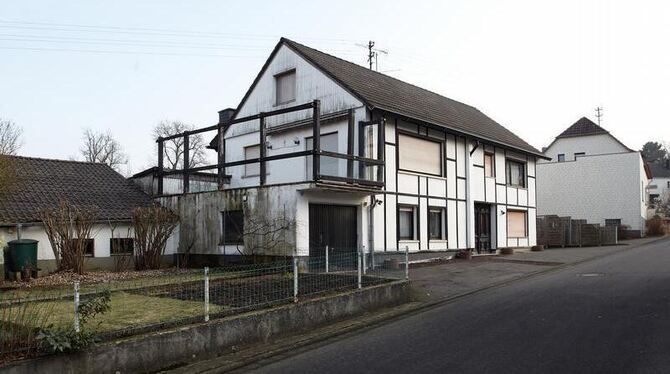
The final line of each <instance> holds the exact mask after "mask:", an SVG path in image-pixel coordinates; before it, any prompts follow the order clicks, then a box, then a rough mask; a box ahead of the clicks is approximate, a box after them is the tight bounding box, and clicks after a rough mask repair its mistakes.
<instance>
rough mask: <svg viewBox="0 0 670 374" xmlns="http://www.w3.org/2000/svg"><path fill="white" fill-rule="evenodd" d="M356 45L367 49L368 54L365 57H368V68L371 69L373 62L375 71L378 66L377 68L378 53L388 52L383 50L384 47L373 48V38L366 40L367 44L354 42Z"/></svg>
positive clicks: (386, 53)
mask: <svg viewBox="0 0 670 374" xmlns="http://www.w3.org/2000/svg"><path fill="white" fill-rule="evenodd" d="M356 45H357V46H359V47H363V48H367V50H368V56H367V57H368V64H369V66H370V70H373V69H372V66H373V64H374V70H375V71H377V70H378V68H379V64H378V59H379V54H380V53H382V54H385V55H388V54H389V52H388V51H386V50H384V49H378V48H375V42H374V40H370V41H368V44H367V45H366V44H358V43H356Z"/></svg>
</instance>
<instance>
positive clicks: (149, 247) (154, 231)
mask: <svg viewBox="0 0 670 374" xmlns="http://www.w3.org/2000/svg"><path fill="white" fill-rule="evenodd" d="M178 223H179V217H178V216H177V215H176V214H174V213H173V212H172V211H171V210H169V209H166V208H163V207H162V206H160V205H154V206H150V207H143V208H135V209H134V210H133V230H134V231H135V269H136V270H146V269H158V268H159V267H160V259H161V256H162V255H163V254H164V253H165V245H166V244H167V240H168V239H169V238H170V235H172V231H174V229H175V228H176V227H177V224H178Z"/></svg>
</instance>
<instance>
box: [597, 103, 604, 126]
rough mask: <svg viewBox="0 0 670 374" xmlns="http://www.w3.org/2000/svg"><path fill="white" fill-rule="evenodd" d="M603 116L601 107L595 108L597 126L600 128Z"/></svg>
mask: <svg viewBox="0 0 670 374" xmlns="http://www.w3.org/2000/svg"><path fill="white" fill-rule="evenodd" d="M602 116H603V108H602V107H597V108H596V118H597V119H598V126H600V118H602Z"/></svg>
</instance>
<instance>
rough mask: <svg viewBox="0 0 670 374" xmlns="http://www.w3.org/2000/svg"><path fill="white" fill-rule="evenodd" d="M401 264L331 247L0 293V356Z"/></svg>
mask: <svg viewBox="0 0 670 374" xmlns="http://www.w3.org/2000/svg"><path fill="white" fill-rule="evenodd" d="M407 263H408V253H407V250H405V251H399V252H373V253H366V254H362V253H361V252H360V251H356V250H349V251H347V250H342V249H341V248H338V249H337V250H332V249H327V250H326V251H325V252H324V255H323V256H319V257H315V256H305V257H298V256H290V257H289V256H287V257H283V258H280V259H278V260H275V261H272V262H267V263H256V264H248V265H230V266H223V267H216V268H204V269H189V270H175V271H174V272H168V273H165V274H162V275H155V276H151V277H138V278H133V279H126V280H114V281H109V282H104V283H83V282H82V283H75V284H72V285H68V286H67V287H52V288H42V287H40V288H35V289H30V288H18V289H16V290H13V291H5V292H3V293H2V294H0V361H1V360H2V357H7V356H11V355H13V354H17V355H24V354H25V353H26V352H29V351H34V350H35V349H36V344H37V343H36V339H35V338H36V336H37V334H38V330H39V329H47V328H49V329H60V330H61V331H66V330H75V331H87V332H89V333H91V334H93V335H94V336H95V337H96V338H97V339H101V340H105V339H112V338H117V337H122V336H129V335H134V334H139V333H145V332H149V331H154V330H158V329H162V328H167V327H174V326H181V325H185V324H190V323H197V322H203V321H209V320H211V319H215V318H221V317H225V316H230V315H234V314H238V313H243V312H247V311H251V310H255V309H261V308H267V307H272V306H276V305H280V304H286V303H294V302H300V301H303V300H307V299H312V298H317V297H321V296H325V295H329V294H335V293H338V292H344V291H350V290H356V289H361V288H365V287H370V286H375V285H379V284H384V283H387V282H392V281H396V280H408V279H409V268H408V266H407V265H406V264H407ZM105 297H107V298H108V305H109V306H110V309H109V310H108V311H107V312H105V313H102V314H98V315H95V316H91V315H90V310H91V307H90V305H91V304H92V303H100V299H104V298H105ZM84 311H86V312H85V313H88V315H84V314H83V313H82V312H84Z"/></svg>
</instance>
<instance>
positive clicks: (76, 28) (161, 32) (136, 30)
mask: <svg viewBox="0 0 670 374" xmlns="http://www.w3.org/2000/svg"><path fill="white" fill-rule="evenodd" d="M3 24H4V25H3ZM0 27H4V28H17V29H29V30H50V31H65V32H98V33H105V32H106V33H121V34H143V35H155V36H182V37H203V38H213V37H215V38H220V37H226V38H230V39H245V40H249V39H251V40H277V39H279V37H280V36H279V35H270V34H241V33H224V32H215V31H199V30H174V29H160V28H147V27H120V26H98V25H81V24H64V23H49V22H25V21H2V20H0ZM299 39H303V40H314V41H321V42H326V43H337V44H345V43H346V44H348V43H351V42H353V41H354V40H347V39H338V38H314V37H307V38H299Z"/></svg>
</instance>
